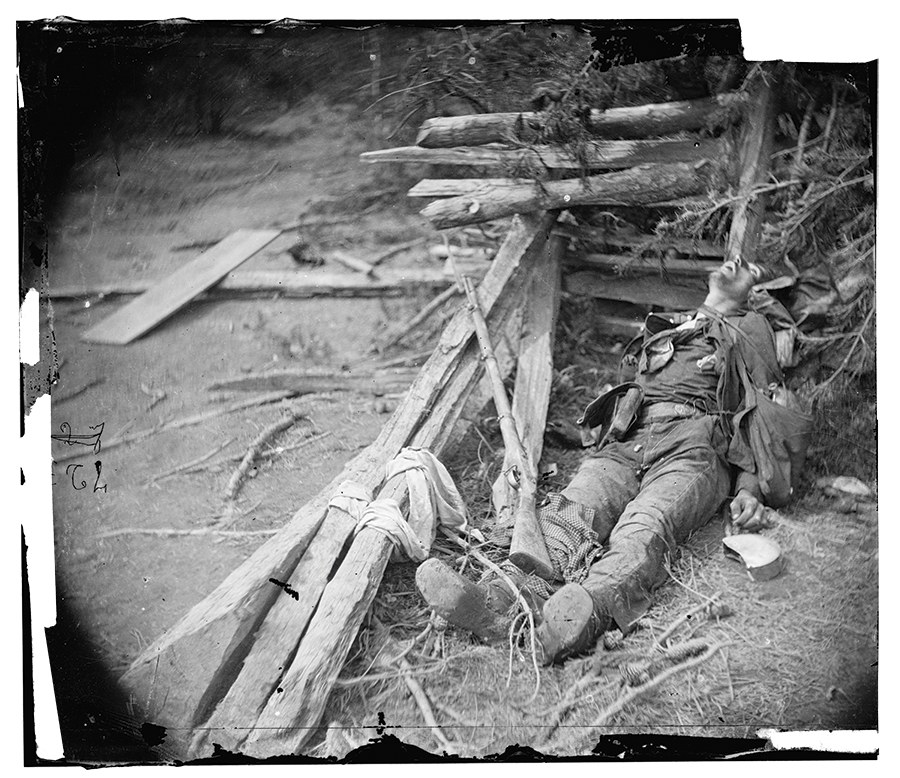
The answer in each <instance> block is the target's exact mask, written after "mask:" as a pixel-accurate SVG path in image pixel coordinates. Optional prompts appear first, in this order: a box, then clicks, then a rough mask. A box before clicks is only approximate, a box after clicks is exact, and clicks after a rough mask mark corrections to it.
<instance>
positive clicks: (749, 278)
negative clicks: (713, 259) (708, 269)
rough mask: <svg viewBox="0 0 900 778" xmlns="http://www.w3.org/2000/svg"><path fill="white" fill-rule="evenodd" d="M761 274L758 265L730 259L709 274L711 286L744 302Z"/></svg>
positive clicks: (729, 296) (732, 298) (739, 301)
mask: <svg viewBox="0 0 900 778" xmlns="http://www.w3.org/2000/svg"><path fill="white" fill-rule="evenodd" d="M761 276H762V269H761V268H760V267H759V266H758V265H754V264H752V263H749V262H738V261H734V260H729V261H727V262H723V263H722V264H721V265H720V266H719V267H717V268H716V269H715V270H713V271H712V273H710V274H709V288H710V290H717V291H719V292H720V293H722V294H724V295H726V296H727V297H728V298H730V299H731V300H734V301H735V302H738V303H744V302H746V301H747V297H748V296H749V294H750V290H751V289H752V288H753V285H754V284H756V283H758V282H759V279H760V278H761Z"/></svg>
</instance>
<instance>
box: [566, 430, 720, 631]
mask: <svg viewBox="0 0 900 778" xmlns="http://www.w3.org/2000/svg"><path fill="white" fill-rule="evenodd" d="M729 488H730V478H729V470H728V467H727V465H726V464H725V462H724V461H723V460H722V458H721V457H720V456H719V455H718V454H717V452H716V451H715V449H713V448H712V446H710V445H696V446H692V447H688V448H686V449H685V450H682V451H679V452H671V453H669V454H668V455H667V456H665V457H663V458H661V459H659V460H657V461H656V462H655V463H654V464H653V465H652V466H651V467H650V469H649V470H648V471H647V473H646V475H645V477H644V480H643V483H642V485H641V490H640V492H639V493H638V494H637V496H636V497H635V498H634V499H633V500H631V501H630V502H629V503H628V505H627V506H626V507H625V509H624V511H623V512H622V516H621V518H620V519H619V521H618V522H617V523H616V525H615V527H614V528H613V530H612V532H611V533H610V537H609V549H608V551H607V552H606V554H605V555H604V556H603V557H602V558H601V559H600V560H599V561H597V562H596V563H594V564H593V565H592V566H591V568H590V570H589V572H588V576H587V578H586V579H585V580H584V581H583V583H582V585H583V586H584V588H585V589H587V590H588V592H589V593H590V594H591V597H592V598H593V599H594V602H595V605H596V606H597V609H598V611H602V612H606V613H608V614H609V615H610V616H612V618H613V619H614V620H615V622H616V624H617V625H618V626H619V627H620V628H621V629H623V630H628V629H629V628H630V627H631V626H632V624H633V623H634V622H635V621H636V620H637V619H638V618H640V617H641V616H642V615H643V614H644V613H645V612H646V610H647V608H648V607H649V604H650V593H651V592H652V590H653V589H654V588H655V587H657V586H659V585H660V584H661V583H662V582H663V581H664V580H665V570H664V565H663V562H664V558H665V555H666V554H671V553H672V552H673V551H674V549H675V546H676V545H677V544H678V543H680V542H682V541H684V540H685V539H686V538H687V537H688V535H690V534H691V532H693V531H694V530H696V529H698V528H699V527H701V526H703V525H704V524H706V523H707V522H708V521H709V519H710V518H712V516H713V515H714V514H715V512H716V510H717V509H718V507H719V506H720V505H721V504H722V502H723V501H724V499H725V498H726V497H727V495H728V490H729Z"/></svg>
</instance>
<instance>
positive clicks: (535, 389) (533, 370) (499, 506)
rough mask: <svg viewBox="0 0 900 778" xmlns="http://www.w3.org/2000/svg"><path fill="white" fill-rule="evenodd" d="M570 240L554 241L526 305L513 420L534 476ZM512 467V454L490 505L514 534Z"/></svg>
mask: <svg viewBox="0 0 900 778" xmlns="http://www.w3.org/2000/svg"><path fill="white" fill-rule="evenodd" d="M565 247H566V240H565V238H561V237H558V236H554V237H552V238H551V239H550V244H549V252H548V261H547V265H546V267H545V268H544V269H543V270H542V271H541V273H540V275H538V276H536V277H535V279H534V281H533V282H532V284H531V287H530V288H529V290H528V296H527V297H526V299H525V313H524V319H523V322H522V329H521V335H520V343H519V358H518V360H517V367H516V380H515V385H514V386H513V399H512V416H513V419H514V421H515V424H516V429H517V431H518V434H519V440H521V441H522V447H523V448H524V449H525V453H526V455H527V456H528V457H529V458H530V459H531V463H530V464H531V472H532V473H537V472H538V465H539V464H540V461H541V454H542V452H543V447H544V429H545V428H546V426H547V406H548V404H549V402H550V388H551V386H552V384H553V342H554V335H555V333H556V319H557V315H558V313H559V292H560V288H561V286H562V258H563V255H564V253H565ZM512 466H513V461H512V458H511V456H510V452H509V451H508V450H507V451H506V453H505V455H504V457H503V472H501V473H500V475H499V476H498V477H497V480H496V481H494V484H493V487H492V490H491V500H492V502H493V505H494V512H495V514H496V524H497V525H498V526H501V527H509V528H512V524H513V521H514V516H513V512H514V509H515V506H516V493H515V489H514V488H513V486H512V485H511V484H510V482H509V479H508V478H507V477H506V472H507V471H508V470H509V468H510V467H512Z"/></svg>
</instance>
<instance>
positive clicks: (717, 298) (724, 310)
mask: <svg viewBox="0 0 900 778" xmlns="http://www.w3.org/2000/svg"><path fill="white" fill-rule="evenodd" d="M746 302H747V301H746V300H735V299H734V298H733V297H729V296H728V295H726V294H722V293H721V292H720V291H718V290H711V291H710V292H709V294H707V295H706V299H705V300H704V301H703V305H704V306H705V307H706V308H711V309H712V310H714V311H715V312H716V313H720V314H722V316H733V315H734V314H736V313H742V312H743V311H744V308H745V306H746Z"/></svg>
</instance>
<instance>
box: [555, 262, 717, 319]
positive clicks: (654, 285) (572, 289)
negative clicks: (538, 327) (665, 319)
mask: <svg viewBox="0 0 900 778" xmlns="http://www.w3.org/2000/svg"><path fill="white" fill-rule="evenodd" d="M563 288H564V289H565V290H566V291H567V292H569V293H570V294H578V295H586V296H588V297H599V298H602V299H604V300H618V301H619V302H626V303H634V304H636V305H647V306H651V307H656V308H657V309H658V310H664V311H686V310H692V309H694V308H697V307H698V306H699V305H700V304H702V302H703V300H704V299H705V298H706V293H707V291H708V290H707V287H706V284H704V283H702V282H701V281H700V280H699V279H698V280H696V281H692V282H688V281H687V280H685V281H683V282H682V283H680V284H678V285H676V284H674V283H666V282H665V281H662V280H661V279H657V278H641V279H631V278H616V277H615V276H610V275H606V274H604V273H599V272H597V271H593V270H584V271H582V272H580V273H567V274H566V276H565V277H564V279H563Z"/></svg>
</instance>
